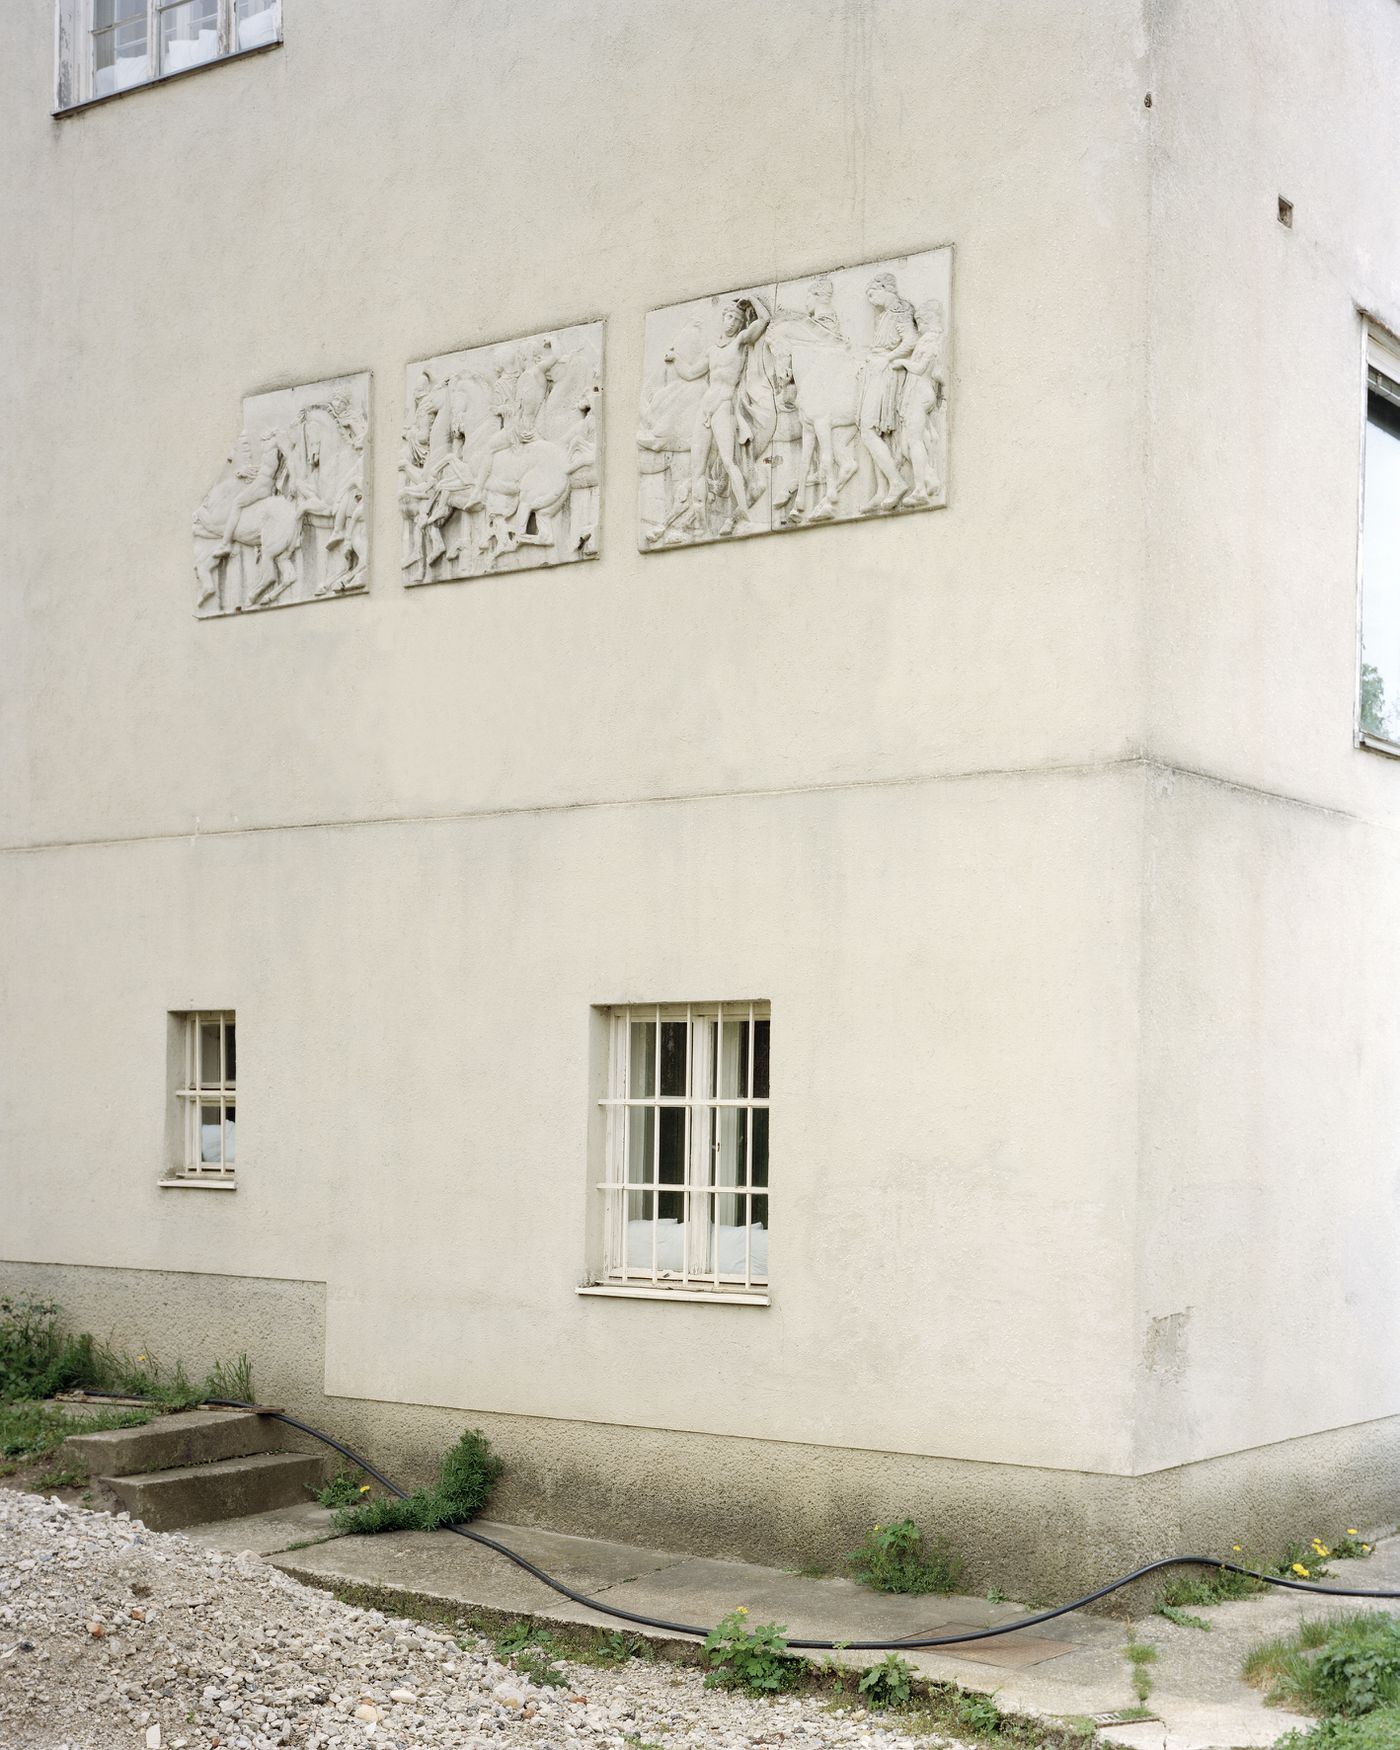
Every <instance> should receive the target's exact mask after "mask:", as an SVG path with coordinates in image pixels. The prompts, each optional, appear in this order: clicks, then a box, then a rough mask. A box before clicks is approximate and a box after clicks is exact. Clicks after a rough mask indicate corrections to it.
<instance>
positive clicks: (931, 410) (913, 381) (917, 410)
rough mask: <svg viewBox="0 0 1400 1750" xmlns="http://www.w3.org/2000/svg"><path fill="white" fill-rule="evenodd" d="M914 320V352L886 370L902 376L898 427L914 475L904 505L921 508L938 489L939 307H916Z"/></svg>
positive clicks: (935, 303) (942, 386)
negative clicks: (900, 373)
mask: <svg viewBox="0 0 1400 1750" xmlns="http://www.w3.org/2000/svg"><path fill="white" fill-rule="evenodd" d="M914 320H915V324H916V326H917V328H918V339H917V340H916V341H915V343H914V350H913V351H912V352H911V353H910V354H909V356H908V358H896V359H892V360H891V361H890V369H891V370H892V371H903V372H904V395H903V398H902V400H901V402H900V410H899V413H900V425H901V428H902V431H903V437H904V447H905V448H906V449H907V451H908V453H909V465H910V467H911V468H912V469H913V473H914V484H913V486H912V488H911V490H910V492H909V496H908V497H907V498H906V499H905V501H904V502H905V503H906V504H908V505H920V506H922V505H929V504H932V503H933V502H934V500H935V499H936V498H937V495H938V492H939V488H940V486H941V481H940V479H939V473H940V461H941V458H940V456H939V447H940V446H939V434H938V423H937V414H938V409H939V408H940V407H941V406H942V404H943V398H944V395H945V393H946V383H945V380H944V375H943V342H944V318H943V306H942V304H941V303H939V301H938V300H937V298H930V299H929V301H928V302H927V303H925V304H920V305H919V307H918V309H917V310H916V311H915V312H914Z"/></svg>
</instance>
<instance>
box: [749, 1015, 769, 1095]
mask: <svg viewBox="0 0 1400 1750" xmlns="http://www.w3.org/2000/svg"><path fill="white" fill-rule="evenodd" d="M768 1031H769V1023H768V1022H767V1021H755V1022H754V1024H753V1097H754V1099H755V1100H766V1099H767V1098H768Z"/></svg>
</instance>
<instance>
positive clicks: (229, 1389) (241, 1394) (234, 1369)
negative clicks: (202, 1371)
mask: <svg viewBox="0 0 1400 1750" xmlns="http://www.w3.org/2000/svg"><path fill="white" fill-rule="evenodd" d="M204 1395H205V1397H206V1398H231V1399H233V1401H234V1402H235V1403H240V1404H251V1403H252V1402H253V1401H254V1400H253V1368H252V1363H251V1362H250V1361H249V1360H248V1357H247V1356H246V1355H236V1356H235V1357H234V1359H233V1360H232V1361H216V1362H215V1363H214V1365H213V1366H212V1367H211V1368H210V1369H209V1372H208V1374H207V1376H206V1377H205V1381H204Z"/></svg>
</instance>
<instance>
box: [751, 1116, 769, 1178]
mask: <svg viewBox="0 0 1400 1750" xmlns="http://www.w3.org/2000/svg"><path fill="white" fill-rule="evenodd" d="M753 1183H754V1184H755V1185H766V1184H767V1183H768V1109H767V1107H766V1106H761V1107H759V1108H757V1109H756V1110H755V1112H754V1114H753Z"/></svg>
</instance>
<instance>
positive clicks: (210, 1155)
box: [199, 1106, 223, 1166]
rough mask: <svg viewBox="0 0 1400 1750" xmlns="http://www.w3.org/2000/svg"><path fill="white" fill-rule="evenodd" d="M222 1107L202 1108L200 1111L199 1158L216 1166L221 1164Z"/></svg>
mask: <svg viewBox="0 0 1400 1750" xmlns="http://www.w3.org/2000/svg"><path fill="white" fill-rule="evenodd" d="M222 1113H223V1107H222V1106H201V1107H200V1109H199V1158H200V1160H201V1161H203V1162H206V1163H212V1164H213V1165H214V1166H218V1164H219V1124H220V1119H221V1116H222Z"/></svg>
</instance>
